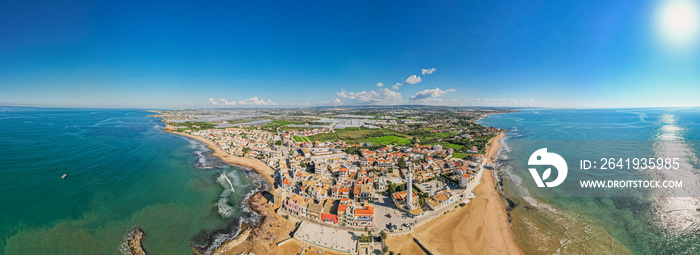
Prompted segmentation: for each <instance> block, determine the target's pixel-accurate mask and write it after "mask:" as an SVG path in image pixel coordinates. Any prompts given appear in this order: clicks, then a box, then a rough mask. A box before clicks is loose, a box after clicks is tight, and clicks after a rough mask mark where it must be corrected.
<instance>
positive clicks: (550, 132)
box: [480, 108, 700, 254]
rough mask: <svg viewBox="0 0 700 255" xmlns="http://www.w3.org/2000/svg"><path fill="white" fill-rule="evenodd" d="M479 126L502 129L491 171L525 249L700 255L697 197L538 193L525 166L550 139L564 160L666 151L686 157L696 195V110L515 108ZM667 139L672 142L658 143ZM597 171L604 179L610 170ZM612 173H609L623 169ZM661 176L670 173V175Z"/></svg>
mask: <svg viewBox="0 0 700 255" xmlns="http://www.w3.org/2000/svg"><path fill="white" fill-rule="evenodd" d="M480 123H481V124H483V125H486V126H493V127H498V128H503V129H507V130H509V131H507V132H506V138H505V139H504V140H503V143H502V146H501V148H500V151H499V154H498V162H499V164H500V166H499V167H498V172H497V173H498V176H499V177H501V178H502V180H503V183H504V192H505V195H506V197H508V199H509V200H510V202H511V205H512V206H513V207H512V208H511V209H510V211H509V213H510V217H511V220H512V221H511V224H512V227H513V229H514V233H515V237H516V240H517V242H518V243H519V245H520V246H521V247H522V248H523V250H524V251H525V252H526V253H528V254H628V253H633V254H700V198H699V197H698V196H697V195H692V196H679V197H674V196H655V195H654V193H653V192H650V193H647V194H646V195H642V194H638V196H637V195H633V196H623V197H616V196H614V195H613V196H587V195H586V194H575V193H571V192H569V193H566V192H562V193H560V194H558V196H556V197H548V196H539V195H536V194H542V193H537V192H535V189H537V188H536V187H534V185H533V181H532V177H531V175H530V174H529V173H528V171H527V170H526V167H524V165H526V164H527V157H526V156H529V155H530V154H531V153H533V152H534V151H535V150H537V149H539V148H542V147H548V146H550V149H551V146H552V145H553V144H556V146H558V147H557V151H556V152H557V153H560V154H561V155H562V156H563V157H564V158H568V157H573V156H577V157H579V158H589V159H590V158H593V159H595V158H597V157H599V156H600V155H601V151H602V152H604V154H605V155H611V156H621V155H626V156H634V155H639V156H640V157H641V156H650V155H672V156H674V157H680V158H681V159H682V160H684V161H686V162H689V163H688V164H689V165H688V166H689V169H691V170H690V171H689V172H686V173H687V175H686V176H685V177H684V179H685V180H686V181H687V180H689V181H687V182H686V183H684V185H686V187H688V188H689V189H691V190H693V192H695V193H691V194H698V193H697V188H698V187H700V182H699V181H698V179H699V178H698V177H700V172H698V169H699V168H698V166H699V165H700V161H699V160H698V158H700V150H699V149H700V147H699V146H700V143H698V140H700V109H698V108H661V109H595V110H591V109H522V110H520V111H519V112H515V113H508V114H498V115H491V116H489V117H487V118H485V119H482V120H480ZM562 141H564V142H562ZM669 141H672V142H673V146H670V147H669V146H666V147H664V146H660V145H665V144H668V143H669ZM562 144H563V145H562ZM582 144H583V145H586V146H589V147H590V145H591V144H593V145H595V144H599V146H598V147H593V148H594V149H590V148H589V147H586V146H582ZM612 146H615V148H614V149H611V148H612ZM571 165H572V164H571V163H569V167H570V168H572V166H571ZM589 171H591V172H593V173H594V174H590V175H592V176H593V177H596V176H595V173H596V172H595V171H593V170H589ZM597 173H600V175H601V176H607V177H610V172H597ZM618 173H621V174H619V175H618V174H616V175H615V176H614V177H616V178H617V177H620V176H623V175H624V173H625V172H622V171H620V172H618ZM667 173H668V172H667ZM575 174H577V173H573V175H575ZM585 174H588V173H585ZM579 175H581V174H579ZM668 175H671V177H674V176H673V172H671V174H668ZM568 178H572V170H569V177H568ZM533 187H534V188H533ZM546 189H547V188H542V189H541V190H545V191H547V190H546ZM515 193H517V195H516V194H515ZM523 194H529V195H530V196H523ZM609 194H612V192H610V193H609Z"/></svg>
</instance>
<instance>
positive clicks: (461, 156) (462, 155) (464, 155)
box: [452, 152, 470, 158]
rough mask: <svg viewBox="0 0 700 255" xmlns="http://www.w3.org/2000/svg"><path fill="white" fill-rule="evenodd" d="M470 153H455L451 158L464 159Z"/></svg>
mask: <svg viewBox="0 0 700 255" xmlns="http://www.w3.org/2000/svg"><path fill="white" fill-rule="evenodd" d="M469 154H470V153H462V152H455V153H454V154H453V155H452V158H466V157H467V156H469Z"/></svg>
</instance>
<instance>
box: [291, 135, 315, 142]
mask: <svg viewBox="0 0 700 255" xmlns="http://www.w3.org/2000/svg"><path fill="white" fill-rule="evenodd" d="M294 141H296V142H311V140H309V138H308V137H307V136H294Z"/></svg>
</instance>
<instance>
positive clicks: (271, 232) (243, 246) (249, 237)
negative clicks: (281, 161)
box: [166, 130, 301, 254]
mask: <svg viewBox="0 0 700 255" xmlns="http://www.w3.org/2000/svg"><path fill="white" fill-rule="evenodd" d="M166 132H168V133H173V134H177V135H182V136H184V137H188V138H191V139H195V140H197V141H200V142H202V143H204V144H206V145H207V148H209V149H211V150H212V153H211V155H212V156H216V157H218V158H219V159H221V160H222V161H223V162H224V163H226V164H229V165H232V166H238V167H245V168H250V169H251V170H252V171H253V172H255V173H257V174H259V175H260V176H262V177H263V178H264V179H265V180H266V181H267V183H268V184H269V185H268V186H267V187H268V188H269V189H274V178H273V175H274V171H273V170H272V169H271V168H270V167H269V166H267V165H266V164H265V163H263V162H262V161H260V160H257V159H253V158H247V157H238V156H234V155H230V154H228V153H226V152H225V151H223V150H222V149H220V148H219V147H218V146H216V144H214V142H212V141H211V140H209V139H206V138H204V137H201V136H195V135H191V134H186V133H180V132H172V131H168V130H166ZM264 191H269V190H260V191H258V192H256V193H255V194H253V195H252V196H251V197H250V198H248V201H247V202H246V206H248V208H249V209H250V210H251V211H254V212H255V213H257V214H258V215H261V216H263V219H262V221H261V222H260V225H259V226H249V227H247V228H245V229H244V230H242V231H241V234H239V235H238V236H236V237H234V238H231V239H229V240H227V241H225V242H224V243H222V244H221V245H220V246H219V247H216V248H215V249H214V251H215V252H214V253H215V254H239V253H241V252H256V253H260V252H262V253H266V254H286V253H288V252H289V251H298V250H300V249H301V248H300V247H299V246H298V245H297V244H295V243H293V242H292V243H290V244H289V245H285V247H279V246H278V245H277V243H278V242H280V241H282V240H284V239H286V238H289V237H290V233H291V232H292V231H293V229H294V224H292V223H291V222H290V221H289V220H287V219H284V218H282V217H280V216H278V215H277V213H275V211H274V208H272V207H271V206H270V205H269V204H268V203H267V200H266V199H265V198H263V196H262V193H263V192H264ZM192 249H193V252H195V253H197V252H198V251H197V249H196V248H195V247H192ZM290 249H291V250H290Z"/></svg>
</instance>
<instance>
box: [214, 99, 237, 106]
mask: <svg viewBox="0 0 700 255" xmlns="http://www.w3.org/2000/svg"><path fill="white" fill-rule="evenodd" d="M209 103H210V104H211V105H236V102H235V101H231V102H229V101H226V99H223V98H222V99H219V100H218V101H217V100H214V98H209Z"/></svg>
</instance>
